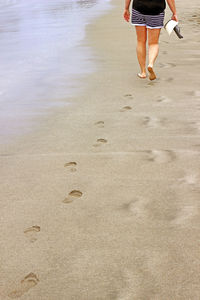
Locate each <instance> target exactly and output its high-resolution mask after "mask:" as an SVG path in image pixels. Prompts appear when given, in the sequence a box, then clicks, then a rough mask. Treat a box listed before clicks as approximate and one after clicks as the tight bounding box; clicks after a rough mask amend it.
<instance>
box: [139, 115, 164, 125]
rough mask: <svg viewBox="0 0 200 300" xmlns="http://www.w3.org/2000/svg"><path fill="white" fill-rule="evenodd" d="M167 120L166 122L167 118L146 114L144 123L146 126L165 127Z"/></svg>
mask: <svg viewBox="0 0 200 300" xmlns="http://www.w3.org/2000/svg"><path fill="white" fill-rule="evenodd" d="M165 122H166V119H164V118H163V119H158V118H155V117H149V116H146V117H144V119H143V122H142V124H143V125H144V126H145V127H151V128H156V127H163V126H164V125H165Z"/></svg>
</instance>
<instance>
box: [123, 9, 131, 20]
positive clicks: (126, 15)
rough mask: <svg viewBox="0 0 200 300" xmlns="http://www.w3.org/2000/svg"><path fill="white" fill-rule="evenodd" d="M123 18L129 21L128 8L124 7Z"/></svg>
mask: <svg viewBox="0 0 200 300" xmlns="http://www.w3.org/2000/svg"><path fill="white" fill-rule="evenodd" d="M124 19H125V20H126V22H129V20H130V11H129V9H125V11H124Z"/></svg>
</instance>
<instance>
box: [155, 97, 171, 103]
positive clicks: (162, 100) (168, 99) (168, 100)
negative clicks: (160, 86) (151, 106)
mask: <svg viewBox="0 0 200 300" xmlns="http://www.w3.org/2000/svg"><path fill="white" fill-rule="evenodd" d="M156 101H157V102H159V103H169V102H171V101H172V100H171V99H170V98H167V97H165V96H160V97H158V98H157V100H156Z"/></svg>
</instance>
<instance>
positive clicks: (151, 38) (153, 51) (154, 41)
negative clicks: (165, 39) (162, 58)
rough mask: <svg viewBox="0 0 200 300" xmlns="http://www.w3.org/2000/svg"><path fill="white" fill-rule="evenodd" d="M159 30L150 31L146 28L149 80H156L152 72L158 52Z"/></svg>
mask: <svg viewBox="0 0 200 300" xmlns="http://www.w3.org/2000/svg"><path fill="white" fill-rule="evenodd" d="M160 30H161V29H160V28H159V29H150V28H148V45H149V65H148V71H149V73H150V76H149V79H150V80H154V79H156V75H155V73H154V71H153V65H154V62H155V60H156V58H157V56H158V52H159V44H158V42H159V36H160Z"/></svg>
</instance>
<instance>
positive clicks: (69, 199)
mask: <svg viewBox="0 0 200 300" xmlns="http://www.w3.org/2000/svg"><path fill="white" fill-rule="evenodd" d="M82 195H83V193H82V192H80V191H78V190H73V191H71V192H70V193H69V194H68V196H67V197H66V198H65V199H64V200H63V202H64V203H71V202H73V201H74V200H75V199H77V198H81V197H82Z"/></svg>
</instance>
